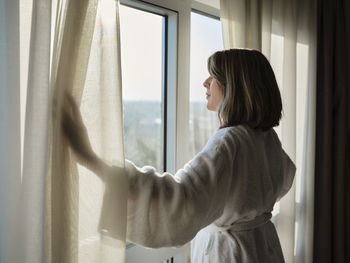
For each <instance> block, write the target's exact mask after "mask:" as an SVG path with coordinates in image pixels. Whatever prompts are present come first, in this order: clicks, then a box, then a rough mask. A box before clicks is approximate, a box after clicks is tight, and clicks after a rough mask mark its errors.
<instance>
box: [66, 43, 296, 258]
mask: <svg viewBox="0 0 350 263" xmlns="http://www.w3.org/2000/svg"><path fill="white" fill-rule="evenodd" d="M208 71H209V77H208V78H207V79H206V80H205V81H204V83H203V86H204V87H205V89H206V98H207V109H208V110H211V111H217V114H218V118H219V122H220V127H219V129H218V130H217V131H216V132H215V133H214V134H213V136H212V137H211V138H210V139H209V141H208V143H207V144H206V146H205V147H204V148H203V150H202V151H201V152H199V153H198V154H197V155H196V156H194V158H193V159H192V160H191V161H189V162H188V163H187V164H186V165H185V166H184V167H183V168H182V169H180V170H178V171H177V172H176V173H175V174H174V175H172V174H169V173H164V174H162V175H161V174H159V173H157V172H156V170H155V169H154V168H153V167H150V166H146V167H143V168H139V167H137V166H136V165H134V164H133V163H132V162H131V161H129V160H126V161H125V165H126V166H125V171H126V174H127V175H128V177H129V197H128V230H127V238H128V239H129V240H130V241H132V242H134V243H136V244H140V245H142V246H146V247H153V248H158V247H167V246H179V245H183V244H185V243H187V242H189V241H191V240H192V256H191V258H192V262H240V263H242V262H271V263H272V262H284V258H283V254H282V250H281V245H280V242H279V239H278V236H277V232H276V229H275V226H274V225H273V223H272V222H271V221H270V219H271V211H272V209H273V206H274V204H275V203H276V202H277V201H278V200H279V199H280V198H281V197H282V196H284V195H285V194H286V193H287V192H288V190H289V189H290V187H291V185H292V183H293V179H294V174H295V166H294V164H293V162H292V161H291V160H290V158H289V157H288V155H287V154H286V153H285V152H284V150H283V149H282V146H281V143H280V141H279V139H278V136H277V134H276V133H275V131H274V129H273V127H275V126H278V125H279V122H280V119H281V116H282V102H281V96H280V92H279V88H278V85H277V82H276V79H275V76H274V73H273V70H272V68H271V66H270V64H269V62H268V61H267V59H266V58H265V57H264V55H262V54H261V53H260V52H259V51H255V50H246V49H230V50H223V51H218V52H216V53H214V54H213V55H212V56H210V57H209V59H208ZM67 103H68V104H67ZM66 105H70V106H69V107H70V110H67V107H65V108H64V109H63V121H62V127H63V130H64V133H65V135H66V138H67V139H68V141H69V142H70V145H71V147H72V148H73V150H74V152H75V153H76V155H77V157H78V159H79V162H80V163H81V164H83V165H85V166H86V167H88V168H89V169H91V170H93V171H94V172H95V173H96V174H97V175H99V176H101V178H102V179H103V180H105V181H108V179H109V178H108V175H106V174H104V173H103V171H104V170H105V169H108V167H107V165H106V164H105V163H104V162H103V160H101V159H100V158H99V157H98V156H96V154H95V153H94V152H93V150H92V148H91V145H90V142H89V139H88V135H87V131H86V128H85V126H84V124H83V122H82V119H81V116H80V112H79V109H78V107H77V106H76V104H75V103H74V101H73V100H72V98H70V97H68V96H66Z"/></svg>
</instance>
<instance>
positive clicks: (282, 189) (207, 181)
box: [125, 125, 295, 263]
mask: <svg viewBox="0 0 350 263" xmlns="http://www.w3.org/2000/svg"><path fill="white" fill-rule="evenodd" d="M125 170H126V173H127V175H128V177H129V185H130V187H129V190H130V191H129V198H128V225H127V238H128V239H129V240H130V241H132V242H134V243H136V244H140V245H142V246H146V247H152V248H158V247H167V246H181V245H183V244H185V243H187V242H189V241H191V240H192V262H214V263H217V262H239V263H242V262H269V263H272V262H284V259H283V255H282V251H281V246H280V243H279V239H278V236H277V233H276V230H275V227H274V225H273V223H272V222H271V221H270V220H269V219H270V212H271V211H272V209H273V206H274V204H275V203H276V201H278V200H279V199H280V198H281V197H282V196H283V195H285V194H286V193H287V192H288V190H289V189H290V187H291V185H292V183H293V178H294V174H295V166H294V164H293V162H292V161H291V160H290V158H289V157H288V156H287V154H286V153H285V152H284V151H283V149H282V147H281V143H280V141H279V139H278V137H277V135H276V133H275V131H274V130H273V129H270V130H269V131H266V132H261V131H255V130H253V129H251V128H249V127H248V126H244V125H239V126H235V127H228V128H223V129H220V130H218V131H217V132H216V133H215V134H214V135H213V136H212V137H211V139H210V140H209V141H208V143H207V145H206V146H205V147H204V149H203V150H202V151H201V152H200V153H198V154H197V155H196V156H195V157H194V158H193V159H192V160H191V161H190V162H188V163H187V164H186V165H185V166H184V168H183V169H180V170H179V171H177V172H176V174H175V175H171V174H169V173H164V174H159V173H157V172H156V170H155V169H154V168H153V167H150V166H145V167H143V168H138V167H136V166H135V165H134V164H133V163H132V162H130V161H126V168H125Z"/></svg>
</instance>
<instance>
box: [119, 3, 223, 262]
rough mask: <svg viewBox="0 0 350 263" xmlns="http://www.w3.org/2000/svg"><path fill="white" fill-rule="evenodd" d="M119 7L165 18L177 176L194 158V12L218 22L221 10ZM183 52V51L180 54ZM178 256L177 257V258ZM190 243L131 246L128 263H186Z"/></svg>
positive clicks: (171, 161) (167, 142)
mask: <svg viewBox="0 0 350 263" xmlns="http://www.w3.org/2000/svg"><path fill="white" fill-rule="evenodd" d="M120 4H122V5H126V6H129V7H132V8H136V9H139V10H142V11H147V12H151V13H155V14H158V15H162V16H165V27H163V28H164V29H165V32H164V33H165V38H164V43H163V44H164V47H165V48H163V50H164V54H163V63H164V67H162V68H163V70H164V72H163V74H162V76H163V79H162V82H163V83H164V85H162V86H163V87H164V91H163V94H162V96H163V97H162V99H163V102H164V103H163V105H164V109H163V112H164V125H165V126H164V129H163V130H164V149H163V150H164V169H165V170H166V171H168V172H171V173H175V172H176V171H177V169H180V168H182V167H183V165H184V164H185V163H187V162H188V161H189V160H190V159H191V158H192V157H193V156H189V154H188V149H187V147H188V144H189V113H190V45H191V43H190V30H191V12H192V11H193V12H197V13H200V14H202V15H206V16H209V17H213V18H215V19H219V16H220V11H219V7H217V8H215V7H213V6H209V5H206V4H203V3H202V2H199V1H193V0H192V1H191V0H183V1H173V0H120ZM179 51H181V52H179ZM176 255H177V256H176ZM189 256H190V244H189V243H188V244H187V245H184V246H182V247H180V248H161V249H154V250H152V253H150V250H149V249H145V248H142V247H140V246H135V245H133V244H129V245H128V246H127V249H126V262H138V261H140V259H142V260H141V261H142V262H156V261H159V262H161V261H167V262H169V260H168V259H169V258H171V262H187V258H188V257H189Z"/></svg>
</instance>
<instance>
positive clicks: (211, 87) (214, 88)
mask: <svg viewBox="0 0 350 263" xmlns="http://www.w3.org/2000/svg"><path fill="white" fill-rule="evenodd" d="M203 86H204V87H205V88H206V89H207V92H206V95H207V97H206V98H207V101H208V103H207V109H208V110H210V111H216V110H217V107H218V106H219V104H220V101H221V98H222V92H221V89H220V87H219V85H218V82H217V80H216V79H215V78H214V77H212V76H209V77H208V78H207V79H206V80H205V81H204V83H203Z"/></svg>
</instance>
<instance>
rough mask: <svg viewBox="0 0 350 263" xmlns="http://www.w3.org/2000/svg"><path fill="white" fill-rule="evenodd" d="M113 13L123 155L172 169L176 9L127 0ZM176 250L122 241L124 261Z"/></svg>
mask: <svg viewBox="0 0 350 263" xmlns="http://www.w3.org/2000/svg"><path fill="white" fill-rule="evenodd" d="M119 14H120V33H121V64H122V86H123V113H124V149H125V157H126V158H127V159H130V160H132V161H133V162H135V164H136V165H138V166H143V165H152V166H154V167H155V168H156V169H157V170H158V171H159V172H162V171H171V172H174V170H175V169H174V167H175V160H174V156H175V147H174V145H175V136H174V134H175V122H176V110H175V109H176V76H177V67H176V62H177V61H176V54H177V53H176V48H177V41H176V40H177V32H176V31H177V27H176V26H177V14H176V12H173V11H171V10H167V9H164V8H159V7H157V6H154V5H151V4H147V3H143V2H141V1H140V2H139V1H129V0H124V1H122V3H121V5H120V10H119ZM181 252H182V250H181V249H170V248H163V249H156V250H149V249H145V248H142V247H139V246H135V245H134V244H131V243H127V252H126V262H141V261H142V262H162V261H164V260H169V262H170V260H172V261H174V260H175V261H176V255H177V254H179V253H181Z"/></svg>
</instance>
